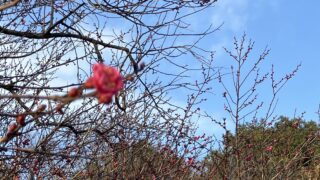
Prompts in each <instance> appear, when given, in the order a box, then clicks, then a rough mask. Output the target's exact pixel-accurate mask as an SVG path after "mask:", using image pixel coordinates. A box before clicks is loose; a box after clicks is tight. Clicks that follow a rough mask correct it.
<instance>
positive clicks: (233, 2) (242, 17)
mask: <svg viewBox="0 0 320 180" xmlns="http://www.w3.org/2000/svg"><path fill="white" fill-rule="evenodd" d="M248 6H249V1H248V0H223V1H218V2H217V4H216V7H215V8H213V15H212V21H213V23H214V24H220V23H224V25H223V26H222V30H229V31H232V32H233V33H235V32H238V31H243V30H245V28H246V25H247V22H248V17H249V12H248Z"/></svg>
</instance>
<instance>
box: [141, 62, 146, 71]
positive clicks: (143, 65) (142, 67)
mask: <svg viewBox="0 0 320 180" xmlns="http://www.w3.org/2000/svg"><path fill="white" fill-rule="evenodd" d="M145 67H146V64H145V63H144V62H142V63H140V71H141V70H143V69H144V68H145Z"/></svg>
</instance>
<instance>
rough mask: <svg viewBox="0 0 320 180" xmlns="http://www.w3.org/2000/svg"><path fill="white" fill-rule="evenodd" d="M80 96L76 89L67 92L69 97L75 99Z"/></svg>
mask: <svg viewBox="0 0 320 180" xmlns="http://www.w3.org/2000/svg"><path fill="white" fill-rule="evenodd" d="M79 95H80V91H79V89H78V88H75V87H74V88H71V89H70V91H69V92H68V96H69V97H77V96H79Z"/></svg>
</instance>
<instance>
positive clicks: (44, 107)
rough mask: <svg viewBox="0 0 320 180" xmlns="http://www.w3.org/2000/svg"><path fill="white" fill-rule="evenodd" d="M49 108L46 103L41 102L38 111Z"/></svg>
mask: <svg viewBox="0 0 320 180" xmlns="http://www.w3.org/2000/svg"><path fill="white" fill-rule="evenodd" d="M46 108H47V106H46V105H45V104H41V105H40V106H39V108H38V110H37V111H38V112H42V111H44V110H45V109H46Z"/></svg>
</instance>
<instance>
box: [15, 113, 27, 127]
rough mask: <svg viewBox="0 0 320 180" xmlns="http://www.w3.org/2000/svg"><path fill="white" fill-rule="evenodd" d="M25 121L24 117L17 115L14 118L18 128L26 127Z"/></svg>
mask: <svg viewBox="0 0 320 180" xmlns="http://www.w3.org/2000/svg"><path fill="white" fill-rule="evenodd" d="M25 119H26V115H19V116H17V117H16V121H17V123H18V124H19V125H20V126H25V125H26V122H25Z"/></svg>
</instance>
